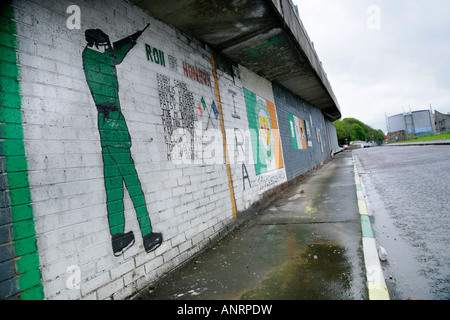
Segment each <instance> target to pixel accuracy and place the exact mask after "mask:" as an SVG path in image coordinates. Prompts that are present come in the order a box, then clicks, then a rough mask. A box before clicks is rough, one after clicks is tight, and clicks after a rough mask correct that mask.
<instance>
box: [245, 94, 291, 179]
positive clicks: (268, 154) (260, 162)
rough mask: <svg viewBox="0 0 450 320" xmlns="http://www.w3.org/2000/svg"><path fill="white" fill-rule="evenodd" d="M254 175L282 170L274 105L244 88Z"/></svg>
mask: <svg viewBox="0 0 450 320" xmlns="http://www.w3.org/2000/svg"><path fill="white" fill-rule="evenodd" d="M244 97H245V105H246V108H247V118H248V127H249V129H250V134H251V143H252V151H253V160H254V165H255V173H256V175H259V174H262V173H265V172H270V171H273V170H276V169H280V168H283V157H282V153H281V143H280V136H279V131H278V124H277V118H276V113H275V105H274V104H273V103H271V102H269V101H267V100H265V99H263V98H261V97H260V96H258V95H256V94H255V93H253V92H251V91H250V90H247V89H246V88H244Z"/></svg>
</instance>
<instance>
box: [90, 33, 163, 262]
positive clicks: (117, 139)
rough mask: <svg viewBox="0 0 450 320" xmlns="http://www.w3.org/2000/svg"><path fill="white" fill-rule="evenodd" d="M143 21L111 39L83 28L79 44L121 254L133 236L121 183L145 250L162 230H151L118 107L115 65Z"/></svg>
mask: <svg viewBox="0 0 450 320" xmlns="http://www.w3.org/2000/svg"><path fill="white" fill-rule="evenodd" d="M147 27H148V25H147V26H146V27H145V28H144V29H143V30H141V31H138V32H136V33H134V34H132V35H130V36H128V37H125V38H123V39H122V40H119V41H116V42H114V43H112V44H111V42H110V39H109V37H108V35H106V34H105V33H104V32H103V31H102V30H100V29H89V30H86V32H85V36H86V41H87V46H86V48H85V49H84V50H83V68H84V73H85V76H86V81H87V84H88V86H89V89H90V92H91V95H92V98H93V100H94V102H95V106H96V108H97V112H98V130H99V133H100V140H101V147H102V158H103V172H104V183H105V190H106V199H107V200H106V207H107V211H108V221H109V228H110V232H111V239H112V249H113V252H114V255H115V256H119V255H121V254H123V252H125V250H127V249H128V248H130V247H131V246H132V245H133V244H134V242H135V239H134V234H133V232H132V231H129V232H125V216H124V185H125V187H126V188H127V190H128V193H129V195H130V198H131V200H132V203H133V205H134V209H135V211H136V215H137V219H138V221H139V227H140V230H141V233H142V237H143V244H144V248H145V250H146V251H147V252H150V251H153V250H155V249H156V248H157V247H159V246H160V245H161V243H162V235H161V234H160V233H156V232H153V229H152V225H151V221H150V217H149V213H148V211H147V206H146V202H145V197H144V193H143V191H142V186H141V183H140V181H139V177H138V173H137V171H136V168H135V165H134V161H133V158H132V156H131V152H130V148H131V137H130V133H129V131H128V128H127V123H126V121H125V117H124V115H123V113H122V111H121V108H120V101H119V83H118V79H117V70H116V66H117V65H118V64H120V63H121V62H122V61H123V60H124V59H125V57H126V55H127V53H128V52H129V51H130V50H131V49H132V48H133V47H134V46H135V45H136V41H137V39H138V38H139V37H140V36H141V34H142V33H143V31H144V30H145V29H146V28H147ZM155 54H156V56H153V58H154V59H156V57H160V55H159V52H157V51H155ZM158 61H160V60H158Z"/></svg>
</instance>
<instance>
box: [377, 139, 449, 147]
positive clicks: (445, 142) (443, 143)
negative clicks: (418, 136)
mask: <svg viewBox="0 0 450 320" xmlns="http://www.w3.org/2000/svg"><path fill="white" fill-rule="evenodd" d="M448 145H450V140H448V139H444V140H430V141H420V142H398V143H393V144H392V143H389V144H385V145H384V146H385V147H407V146H448Z"/></svg>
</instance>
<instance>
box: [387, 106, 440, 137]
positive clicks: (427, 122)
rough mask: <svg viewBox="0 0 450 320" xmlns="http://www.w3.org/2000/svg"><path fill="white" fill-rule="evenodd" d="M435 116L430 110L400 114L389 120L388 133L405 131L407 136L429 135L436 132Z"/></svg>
mask: <svg viewBox="0 0 450 320" xmlns="http://www.w3.org/2000/svg"><path fill="white" fill-rule="evenodd" d="M433 117H434V115H433V114H432V112H431V111H430V110H419V111H412V112H406V113H400V114H397V115H394V116H391V117H388V118H387V125H388V132H398V131H405V132H406V134H415V135H417V136H420V135H421V134H429V133H430V132H435V130H434V120H433Z"/></svg>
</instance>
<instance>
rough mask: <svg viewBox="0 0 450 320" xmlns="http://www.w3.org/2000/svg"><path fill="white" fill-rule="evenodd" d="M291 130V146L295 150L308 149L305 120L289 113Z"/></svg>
mask: <svg viewBox="0 0 450 320" xmlns="http://www.w3.org/2000/svg"><path fill="white" fill-rule="evenodd" d="M287 118H288V123H289V130H290V133H291V146H292V149H294V150H302V149H306V148H307V145H306V130H305V125H304V123H303V120H302V119H300V118H297V117H296V116H294V115H292V114H291V113H289V112H288V113H287Z"/></svg>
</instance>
